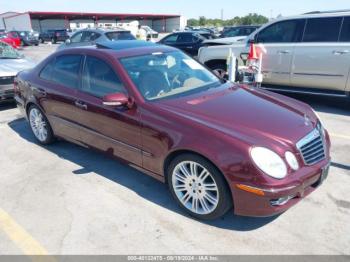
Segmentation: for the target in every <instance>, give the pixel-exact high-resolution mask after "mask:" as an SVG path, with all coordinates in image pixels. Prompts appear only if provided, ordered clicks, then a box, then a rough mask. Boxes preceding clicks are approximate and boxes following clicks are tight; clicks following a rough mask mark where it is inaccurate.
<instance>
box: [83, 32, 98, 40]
mask: <svg viewBox="0 0 350 262" xmlns="http://www.w3.org/2000/svg"><path fill="white" fill-rule="evenodd" d="M99 37H100V34H99V33H95V32H90V31H85V32H84V33H83V36H82V38H81V42H92V41H94V40H96V39H97V38H99Z"/></svg>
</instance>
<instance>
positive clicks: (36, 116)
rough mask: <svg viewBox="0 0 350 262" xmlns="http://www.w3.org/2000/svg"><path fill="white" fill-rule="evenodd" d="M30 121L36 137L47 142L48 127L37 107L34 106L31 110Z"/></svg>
mask: <svg viewBox="0 0 350 262" xmlns="http://www.w3.org/2000/svg"><path fill="white" fill-rule="evenodd" d="M29 123H30V126H31V128H32V130H33V133H34V135H35V137H36V138H37V139H38V140H39V141H40V142H45V141H46V140H47V137H48V129H47V124H46V121H45V118H44V116H43V114H42V113H41V112H40V111H39V110H38V109H37V108H32V109H31V110H30V112H29Z"/></svg>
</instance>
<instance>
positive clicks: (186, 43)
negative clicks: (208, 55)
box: [176, 33, 199, 56]
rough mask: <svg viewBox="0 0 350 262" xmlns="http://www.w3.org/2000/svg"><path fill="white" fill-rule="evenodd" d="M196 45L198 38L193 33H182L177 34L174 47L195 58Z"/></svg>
mask: <svg viewBox="0 0 350 262" xmlns="http://www.w3.org/2000/svg"><path fill="white" fill-rule="evenodd" d="M198 43H199V38H198V37H197V36H195V35H194V34H193V33H183V34H179V37H178V38H177V40H176V47H177V48H179V49H181V50H182V51H184V52H186V53H187V54H189V55H191V56H195V55H197V54H198V49H199V45H198Z"/></svg>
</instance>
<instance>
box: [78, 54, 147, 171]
mask: <svg viewBox="0 0 350 262" xmlns="http://www.w3.org/2000/svg"><path fill="white" fill-rule="evenodd" d="M112 93H125V94H126V93H127V91H126V89H125V87H124V85H123V83H122V82H121V81H120V79H119V77H118V75H117V74H116V71H115V70H114V68H113V66H111V63H108V62H107V61H105V60H104V59H102V58H98V57H94V56H86V58H85V61H84V67H83V72H82V84H81V88H80V89H79V90H78V94H77V97H78V99H77V101H76V106H77V107H78V108H79V112H78V115H79V118H78V122H79V124H80V126H81V141H82V142H83V143H85V144H86V145H88V146H90V147H93V148H97V149H99V150H102V151H104V152H107V153H110V154H112V155H114V156H116V157H119V158H121V159H124V160H127V161H128V162H131V163H133V164H135V165H137V166H142V150H141V147H142V144H141V127H140V115H139V112H138V110H137V107H134V108H132V109H128V108H126V107H121V108H118V107H111V106H106V105H103V99H102V98H103V97H104V96H105V95H107V94H112Z"/></svg>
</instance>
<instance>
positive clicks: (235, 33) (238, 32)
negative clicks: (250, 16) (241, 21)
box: [220, 25, 260, 39]
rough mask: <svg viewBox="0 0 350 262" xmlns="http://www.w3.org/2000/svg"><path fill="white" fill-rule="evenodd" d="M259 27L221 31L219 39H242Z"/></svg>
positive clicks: (243, 26)
mask: <svg viewBox="0 0 350 262" xmlns="http://www.w3.org/2000/svg"><path fill="white" fill-rule="evenodd" d="M259 27H260V26H258V25H242V26H233V27H230V28H227V29H226V30H225V31H223V32H222V33H221V34H220V38H227V37H237V38H239V37H240V39H244V38H245V37H247V36H249V35H250V34H252V33H253V32H254V31H256V30H257V29H258V28H259Z"/></svg>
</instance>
